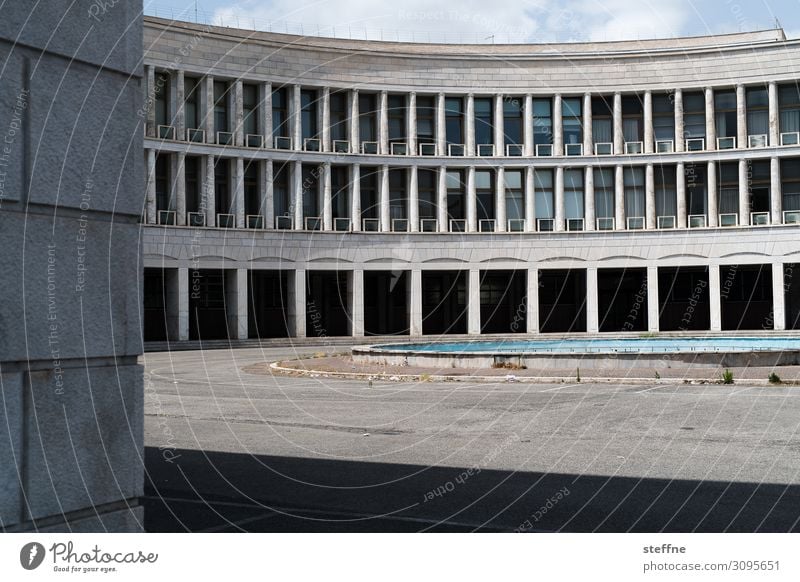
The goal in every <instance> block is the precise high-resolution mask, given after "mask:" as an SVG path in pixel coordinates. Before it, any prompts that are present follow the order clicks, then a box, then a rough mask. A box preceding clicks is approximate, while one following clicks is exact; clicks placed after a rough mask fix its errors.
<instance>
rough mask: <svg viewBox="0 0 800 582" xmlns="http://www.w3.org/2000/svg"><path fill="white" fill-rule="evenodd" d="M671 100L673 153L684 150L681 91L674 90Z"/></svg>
mask: <svg viewBox="0 0 800 582" xmlns="http://www.w3.org/2000/svg"><path fill="white" fill-rule="evenodd" d="M673 98H674V103H675V151H676V152H682V151H684V149H685V148H686V139H685V136H684V133H685V130H684V128H683V91H682V90H681V89H675V93H674V95H673Z"/></svg>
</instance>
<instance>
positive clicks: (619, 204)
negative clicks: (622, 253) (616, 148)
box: [614, 165, 628, 230]
mask: <svg viewBox="0 0 800 582" xmlns="http://www.w3.org/2000/svg"><path fill="white" fill-rule="evenodd" d="M614 227H615V229H616V230H625V229H627V228H628V225H627V224H625V179H624V175H623V171H622V166H621V165H617V166H615V167H614Z"/></svg>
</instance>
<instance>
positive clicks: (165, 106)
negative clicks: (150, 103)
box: [153, 72, 172, 125]
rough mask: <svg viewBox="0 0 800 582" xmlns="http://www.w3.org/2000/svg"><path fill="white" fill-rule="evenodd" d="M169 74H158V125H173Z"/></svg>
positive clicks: (156, 83)
mask: <svg viewBox="0 0 800 582" xmlns="http://www.w3.org/2000/svg"><path fill="white" fill-rule="evenodd" d="M169 81H170V80H169V73H167V72H157V73H156V78H155V87H154V88H153V92H154V93H155V95H154V97H155V117H156V125H172V123H171V119H170V117H171V116H170V114H169V92H170V82H169Z"/></svg>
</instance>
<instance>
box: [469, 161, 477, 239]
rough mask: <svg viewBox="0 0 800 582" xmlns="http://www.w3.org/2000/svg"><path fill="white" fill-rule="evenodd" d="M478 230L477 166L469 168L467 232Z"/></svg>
mask: <svg viewBox="0 0 800 582" xmlns="http://www.w3.org/2000/svg"><path fill="white" fill-rule="evenodd" d="M477 230H478V200H477V194H476V191H475V166H470V167H468V168H467V232H476V231H477Z"/></svg>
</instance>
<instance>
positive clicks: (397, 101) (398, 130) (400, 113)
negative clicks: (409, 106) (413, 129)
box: [388, 95, 406, 142]
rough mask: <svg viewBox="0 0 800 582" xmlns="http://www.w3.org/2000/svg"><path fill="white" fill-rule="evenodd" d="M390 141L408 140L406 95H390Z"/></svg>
mask: <svg viewBox="0 0 800 582" xmlns="http://www.w3.org/2000/svg"><path fill="white" fill-rule="evenodd" d="M388 106H389V141H390V142H405V141H406V97H405V95H389V99H388Z"/></svg>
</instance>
